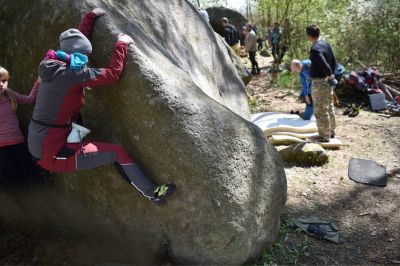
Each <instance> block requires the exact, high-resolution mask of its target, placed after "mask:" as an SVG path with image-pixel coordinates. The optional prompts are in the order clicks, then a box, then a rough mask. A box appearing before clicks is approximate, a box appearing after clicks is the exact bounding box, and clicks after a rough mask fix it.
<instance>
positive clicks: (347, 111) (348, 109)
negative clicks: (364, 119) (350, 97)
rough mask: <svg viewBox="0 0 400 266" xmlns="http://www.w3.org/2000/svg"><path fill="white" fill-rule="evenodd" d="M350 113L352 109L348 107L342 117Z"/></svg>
mask: <svg viewBox="0 0 400 266" xmlns="http://www.w3.org/2000/svg"><path fill="white" fill-rule="evenodd" d="M351 111H352V107H348V108H346V110H344V112H343V115H349V114H350V113H351Z"/></svg>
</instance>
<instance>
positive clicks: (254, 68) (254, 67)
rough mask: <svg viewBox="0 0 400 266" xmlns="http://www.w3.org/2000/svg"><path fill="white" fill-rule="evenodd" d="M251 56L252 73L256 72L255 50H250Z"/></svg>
mask: <svg viewBox="0 0 400 266" xmlns="http://www.w3.org/2000/svg"><path fill="white" fill-rule="evenodd" d="M249 58H250V62H251V74H256V73H257V72H256V64H255V61H256V53H255V52H249Z"/></svg>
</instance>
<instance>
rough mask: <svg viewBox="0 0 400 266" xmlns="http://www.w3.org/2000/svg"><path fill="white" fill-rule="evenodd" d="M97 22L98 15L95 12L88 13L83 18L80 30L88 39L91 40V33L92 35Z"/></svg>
mask: <svg viewBox="0 0 400 266" xmlns="http://www.w3.org/2000/svg"><path fill="white" fill-rule="evenodd" d="M95 20H96V15H95V14H94V13H93V12H89V13H86V14H85V15H84V16H83V18H82V20H81V23H80V24H79V28H78V30H79V31H80V32H82V33H83V35H85V36H86V38H89V36H90V33H92V29H93V25H94V21H95Z"/></svg>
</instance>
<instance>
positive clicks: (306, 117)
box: [302, 104, 314, 120]
mask: <svg viewBox="0 0 400 266" xmlns="http://www.w3.org/2000/svg"><path fill="white" fill-rule="evenodd" d="M313 113H314V107H313V105H312V104H310V105H308V104H306V109H305V110H304V113H303V116H302V118H303V119H304V120H310V119H311V117H312V115H313Z"/></svg>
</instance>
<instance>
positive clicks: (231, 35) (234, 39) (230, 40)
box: [221, 17, 240, 56]
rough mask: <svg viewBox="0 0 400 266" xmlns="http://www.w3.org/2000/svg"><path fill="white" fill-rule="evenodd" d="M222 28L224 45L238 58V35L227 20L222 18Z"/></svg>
mask: <svg viewBox="0 0 400 266" xmlns="http://www.w3.org/2000/svg"><path fill="white" fill-rule="evenodd" d="M221 21H222V26H223V27H224V38H225V41H226V43H227V44H228V45H229V46H230V47H231V48H232V50H233V51H235V53H236V54H237V55H238V56H240V35H239V32H238V31H237V30H236V28H235V26H233V25H232V24H230V23H229V20H228V18H225V17H224V18H222V20H221Z"/></svg>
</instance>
